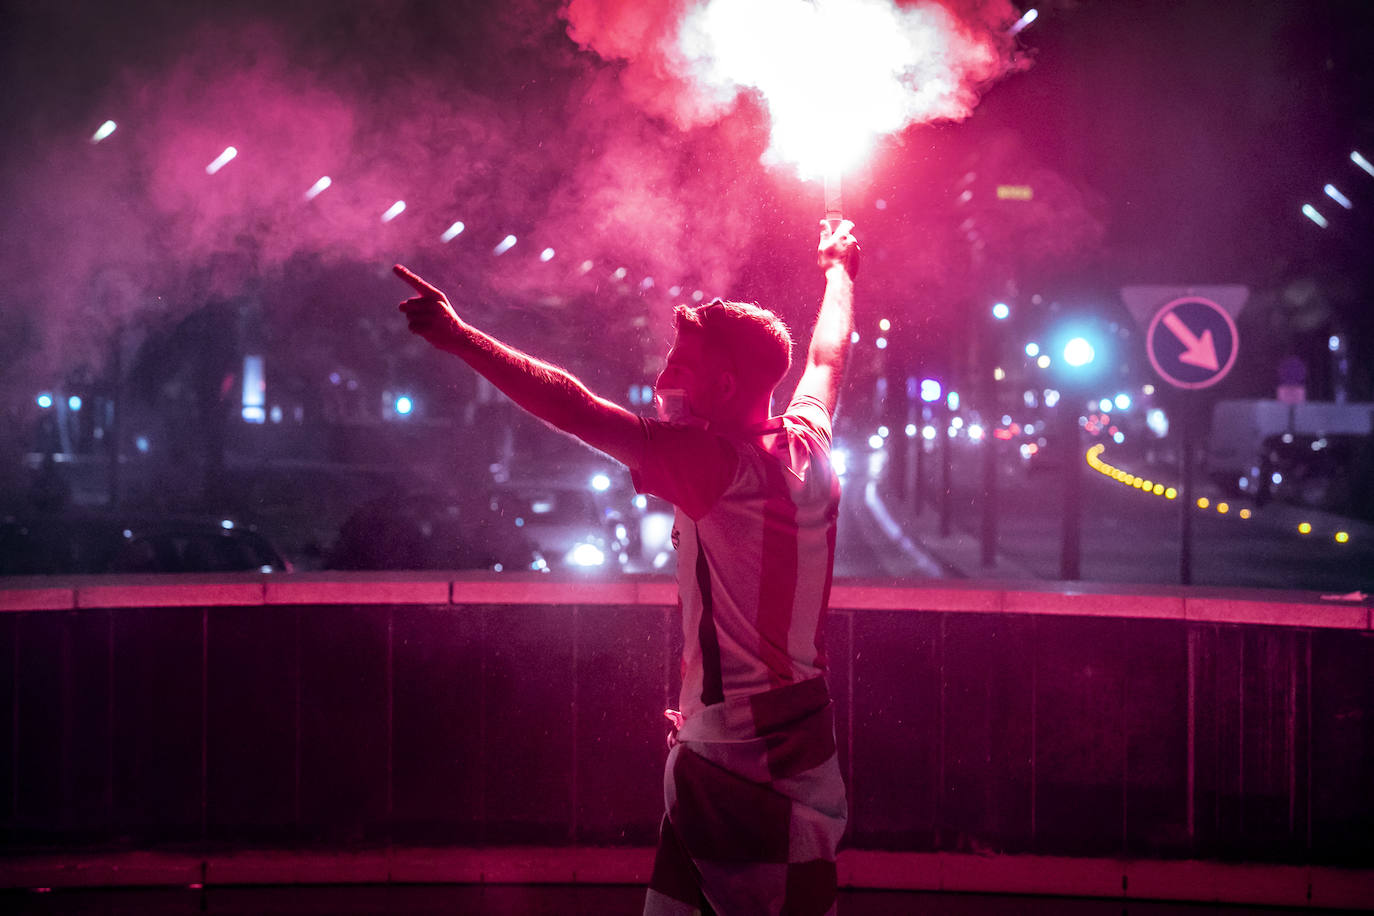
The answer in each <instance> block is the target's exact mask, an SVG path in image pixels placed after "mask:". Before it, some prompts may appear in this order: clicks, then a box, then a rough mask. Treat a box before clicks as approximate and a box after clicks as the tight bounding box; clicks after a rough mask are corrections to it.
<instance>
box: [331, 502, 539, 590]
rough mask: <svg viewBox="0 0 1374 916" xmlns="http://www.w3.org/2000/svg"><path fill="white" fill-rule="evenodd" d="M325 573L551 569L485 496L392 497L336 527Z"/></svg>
mask: <svg viewBox="0 0 1374 916" xmlns="http://www.w3.org/2000/svg"><path fill="white" fill-rule="evenodd" d="M325 566H326V568H328V569H340V570H351V569H356V570H362V569H372V570H383V569H394V570H400V569H413V570H422V569H453V570H462V569H486V570H491V571H493V572H515V571H535V572H544V571H547V570H548V564H547V563H546V562H545V560H544V557H543V555H542V554H541V553H540V551H539V548H538V547H537V546H536V545H535V543H534V541H533V540H532V539H531V538H530V537H529V536H527V535H526V534H524V533H523V532H521V531H520V530H519V528H518V526H516V525H515V524H514V523H513V522H512V521H511V520H510V519H507V518H505V517H503V516H502V515H501V514H500V513H499V512H498V511H497V510H496V509H495V508H494V507H493V505H492V500H491V497H490V495H489V494H488V493H486V492H485V491H481V490H479V491H476V492H460V491H450V492H438V493H435V492H430V491H420V492H408V493H401V492H394V493H389V494H386V495H383V496H380V497H377V498H375V499H372V500H369V501H368V502H366V503H364V504H363V505H361V506H359V507H358V508H357V509H355V510H354V511H353V513H352V514H351V515H349V517H348V518H347V519H346V520H345V521H344V523H343V525H342V526H340V528H339V534H338V537H337V538H336V540H335V543H334V546H333V548H332V550H330V552H329V555H328V556H327V558H326V561H325Z"/></svg>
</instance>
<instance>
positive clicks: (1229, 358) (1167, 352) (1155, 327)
mask: <svg viewBox="0 0 1374 916" xmlns="http://www.w3.org/2000/svg"><path fill="white" fill-rule="evenodd" d="M1145 349H1146V351H1147V352H1148V353H1149V356H1150V365H1152V366H1154V369H1155V371H1156V372H1158V373H1159V376H1160V378H1162V379H1164V380H1165V381H1166V382H1168V383H1169V384H1170V385H1173V386H1174V387H1175V388H1182V389H1184V390H1187V391H1195V390H1197V389H1201V388H1208V387H1211V386H1212V385H1215V384H1216V383H1217V382H1219V381H1221V380H1222V379H1223V378H1225V377H1226V373H1228V372H1230V371H1231V367H1232V366H1233V365H1235V362H1236V353H1237V351H1238V350H1239V335H1238V334H1237V332H1236V323H1235V321H1234V320H1233V319H1232V318H1231V315H1230V313H1228V312H1227V310H1226V309H1224V308H1222V307H1221V306H1220V305H1218V304H1217V303H1215V302H1213V301H1212V300H1211V299H1205V298H1203V297H1201V296H1181V297H1179V298H1177V299H1173V300H1172V301H1170V302H1168V303H1166V304H1165V305H1164V306H1163V307H1162V308H1160V309H1159V311H1157V312H1155V315H1154V318H1153V319H1151V321H1150V325H1149V328H1148V330H1147V331H1146V332H1145ZM1195 406H1196V405H1192V404H1190V405H1187V407H1185V409H1184V410H1183V415H1182V417H1181V418H1180V419H1181V420H1182V421H1183V422H1182V424H1181V425H1182V430H1181V435H1180V437H1179V438H1180V442H1179V456H1178V472H1179V477H1180V482H1181V484H1182V485H1181V487H1180V489H1181V490H1182V494H1181V495H1182V499H1181V500H1180V505H1179V558H1178V579H1179V582H1180V583H1181V584H1183V585H1191V584H1192V581H1193V465H1194V461H1193V457H1194V456H1193V452H1194V451H1195V449H1196V439H1197V427H1198V417H1197V414H1198V412H1199V411H1198V410H1197V409H1195Z"/></svg>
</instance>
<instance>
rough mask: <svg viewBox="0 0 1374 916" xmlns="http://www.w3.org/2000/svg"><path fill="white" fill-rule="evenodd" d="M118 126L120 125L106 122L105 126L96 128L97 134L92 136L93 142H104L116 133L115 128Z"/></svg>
mask: <svg viewBox="0 0 1374 916" xmlns="http://www.w3.org/2000/svg"><path fill="white" fill-rule="evenodd" d="M117 126H118V125H117V124H115V122H113V121H106V122H105V123H104V124H102V125H100V126H99V127H98V128H96V131H95V133H94V134H93V135H92V136H91V142H92V143H99V142H100V141H101V140H104V139H105V138H106V137H108V136H109V135H110V134H112V133H114V132H115V128H116V127H117Z"/></svg>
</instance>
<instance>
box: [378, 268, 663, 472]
mask: <svg viewBox="0 0 1374 916" xmlns="http://www.w3.org/2000/svg"><path fill="white" fill-rule="evenodd" d="M392 269H393V270H394V271H395V273H396V276H398V277H400V278H401V279H402V280H404V281H405V282H406V283H408V284H410V286H411V288H412V289H414V290H415V292H416V295H415V296H413V297H411V298H409V299H407V300H405V301H404V302H402V303H401V305H400V309H401V311H402V312H403V313H404V314H405V316H406V320H407V321H408V322H409V325H410V330H411V333H413V334H417V335H419V336H420V337H423V338H424V339H425V340H427V341H429V342H430V344H432V345H433V346H434V347H436V348H438V349H440V350H443V351H445V352H447V353H452V354H454V355H455V356H457V357H459V358H460V359H462V360H463V361H464V362H466V363H467V364H468V365H469V366H471V367H472V368H473V369H475V370H476V371H477V372H478V373H479V374H481V375H482V376H483V377H484V378H486V380H487V381H489V382H491V383H492V384H493V385H495V386H496V387H497V388H499V389H500V390H501V391H502V392H503V393H504V394H505V395H506V396H507V397H509V398H510V399H511V400H512V401H514V402H515V403H516V404H518V405H520V406H521V407H523V408H524V409H525V410H527V411H529V412H530V413H532V414H534V415H535V416H536V417H538V418H539V419H541V420H543V421H544V422H546V423H549V424H550V425H552V426H556V427H557V428H559V429H561V430H563V431H564V432H566V433H570V434H572V435H574V436H576V437H577V438H579V439H581V440H582V441H583V442H585V443H587V444H588V445H590V446H591V447H592V448H595V449H599V450H601V451H603V452H605V453H606V454H607V455H610V456H611V457H612V458H614V459H616V460H617V461H619V462H621V463H622V464H624V465H626V466H627V467H629V468H630V469H631V470H634V469H636V468H638V467H639V465H640V464H641V462H642V459H643V454H644V430H643V427H642V425H641V424H640V421H639V418H638V417H636V416H635V415H634V414H632V413H630V412H629V411H628V410H626V409H625V408H623V407H621V406H620V405H618V404H614V403H612V402H610V401H607V400H605V399H604V398H599V397H597V396H596V395H594V394H592V393H591V392H590V391H589V390H587V387H586V386H585V385H583V384H582V383H581V382H580V381H578V380H577V379H576V378H574V377H573V376H572V375H571V374H569V373H568V372H566V371H564V370H562V369H560V368H558V367H557V366H554V365H551V364H549V363H546V362H542V361H541V360H537V359H535V358H534V357H532V356H529V355H527V354H525V353H521V352H520V351H519V350H516V349H515V348H514V347H509V346H507V345H505V344H503V343H501V341H499V340H497V339H496V338H494V337H492V336H491V335H489V334H485V333H483V332H481V331H479V330H477V329H476V328H474V327H473V326H472V325H470V324H468V323H467V322H465V321H463V319H461V318H459V317H458V313H457V312H455V311H454V309H453V306H452V305H451V304H449V301H448V297H447V296H445V295H444V294H443V293H442V292H440V291H439V290H438V289H436V288H435V287H433V286H431V285H429V284H428V283H426V282H425V281H424V280H422V279H420V277H418V276H416V275H415V274H414V273H411V272H410V271H409V270H407V269H406V268H404V267H402V266H401V265H400V264H397V265H396V266H395V267H394V268H392Z"/></svg>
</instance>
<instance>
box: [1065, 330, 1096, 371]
mask: <svg viewBox="0 0 1374 916" xmlns="http://www.w3.org/2000/svg"><path fill="white" fill-rule="evenodd" d="M1096 356H1097V351H1096V350H1095V349H1093V345H1092V344H1091V343H1090V342H1089V341H1088V338H1086V337H1071V338H1069V341H1068V343H1066V344H1064V362H1066V363H1068V364H1069V365H1070V366H1073V367H1074V368H1075V369H1081V368H1083V367H1084V366H1086V365H1088V363H1090V362H1092V361H1093V359H1094V358H1095V357H1096Z"/></svg>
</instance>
